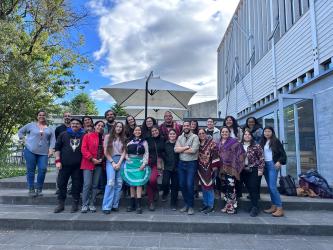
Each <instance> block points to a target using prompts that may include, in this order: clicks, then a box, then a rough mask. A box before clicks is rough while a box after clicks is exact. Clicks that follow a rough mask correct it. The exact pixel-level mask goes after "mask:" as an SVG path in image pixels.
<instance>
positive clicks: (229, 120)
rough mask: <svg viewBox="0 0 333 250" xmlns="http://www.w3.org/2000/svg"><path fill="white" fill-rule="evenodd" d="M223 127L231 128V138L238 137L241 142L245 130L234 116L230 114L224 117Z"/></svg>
mask: <svg viewBox="0 0 333 250" xmlns="http://www.w3.org/2000/svg"><path fill="white" fill-rule="evenodd" d="M223 127H227V128H228V129H229V130H230V137H231V138H236V139H237V140H238V141H239V142H240V141H241V140H242V136H243V131H242V129H241V127H240V126H239V125H238V122H237V120H236V119H235V118H234V117H233V116H231V115H228V116H226V117H225V118H224V121H223Z"/></svg>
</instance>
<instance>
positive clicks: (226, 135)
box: [218, 127, 245, 214]
mask: <svg viewBox="0 0 333 250" xmlns="http://www.w3.org/2000/svg"><path fill="white" fill-rule="evenodd" d="M218 150H219V156H220V160H221V164H220V175H221V176H220V178H221V180H222V185H223V186H224V187H225V190H224V192H225V195H224V200H225V202H226V204H225V206H224V208H223V209H222V210H221V211H222V212H223V213H228V214H235V213H237V194H236V180H239V178H240V173H241V172H242V170H243V168H244V159H245V151H244V148H243V146H242V145H241V144H240V143H239V142H238V140H237V139H235V138H232V137H231V136H230V130H229V128H228V127H222V128H221V140H220V143H219V145H218Z"/></svg>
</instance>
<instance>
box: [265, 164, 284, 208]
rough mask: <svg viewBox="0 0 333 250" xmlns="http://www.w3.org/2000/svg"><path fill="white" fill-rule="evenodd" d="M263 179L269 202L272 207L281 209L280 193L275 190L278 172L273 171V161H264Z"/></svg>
mask: <svg viewBox="0 0 333 250" xmlns="http://www.w3.org/2000/svg"><path fill="white" fill-rule="evenodd" d="M264 175H265V179H266V182H267V186H268V191H269V194H270V196H271V201H272V203H273V205H275V206H277V207H282V201H281V198H280V193H279V191H278V189H277V186H276V182H277V178H278V170H276V169H275V166H274V162H273V161H265V171H264Z"/></svg>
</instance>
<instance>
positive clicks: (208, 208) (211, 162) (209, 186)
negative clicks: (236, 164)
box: [198, 128, 220, 214]
mask: <svg viewBox="0 0 333 250" xmlns="http://www.w3.org/2000/svg"><path fill="white" fill-rule="evenodd" d="M198 136H199V141H200V147H199V157H198V176H199V179H200V184H201V189H202V196H203V207H202V208H201V209H200V212H204V213H205V214H208V213H211V212H213V211H214V198H215V195H214V179H215V177H216V176H217V174H218V172H217V171H218V168H219V164H220V158H219V155H218V149H217V146H216V143H215V141H214V140H213V138H211V137H209V136H207V134H206V130H205V129H203V128H201V129H199V131H198Z"/></svg>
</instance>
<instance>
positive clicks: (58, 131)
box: [54, 124, 67, 140]
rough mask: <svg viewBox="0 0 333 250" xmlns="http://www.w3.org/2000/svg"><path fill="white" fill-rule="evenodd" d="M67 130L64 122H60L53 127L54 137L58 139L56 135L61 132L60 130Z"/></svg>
mask: <svg viewBox="0 0 333 250" xmlns="http://www.w3.org/2000/svg"><path fill="white" fill-rule="evenodd" d="M66 130H67V126H66V125H65V124H61V125H60V126H58V127H57V128H56V129H55V132H54V134H55V138H56V140H57V139H58V136H59V135H60V134H61V133H62V132H65V131H66Z"/></svg>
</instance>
